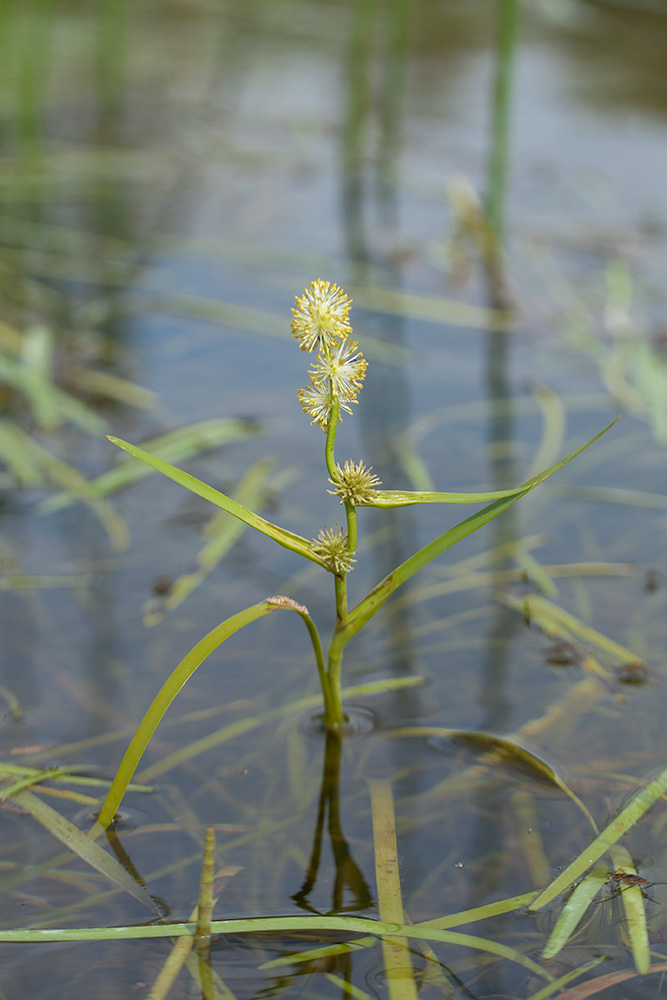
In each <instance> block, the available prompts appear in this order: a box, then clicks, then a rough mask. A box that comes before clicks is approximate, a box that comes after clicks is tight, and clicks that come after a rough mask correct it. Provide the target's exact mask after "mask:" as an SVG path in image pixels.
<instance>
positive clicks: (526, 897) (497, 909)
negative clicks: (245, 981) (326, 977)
mask: <svg viewBox="0 0 667 1000" xmlns="http://www.w3.org/2000/svg"><path fill="white" fill-rule="evenodd" d="M537 895H538V893H537V892H524V893H522V895H520V896H512V897H510V898H509V899H499V900H497V901H496V902H494V903H485V904H484V906H475V907H473V909H471V910H461V911H459V912H458V913H451V914H449V915H448V916H446V917H435V918H434V919H433V920H422V921H420V922H419V923H418V924H415V925H414V926H415V927H421V928H422V929H425V930H428V929H429V928H433V929H434V930H447V929H448V928H450V927H460V926H461V925H463V924H471V923H476V922H477V921H478V920H488V919H490V918H492V917H497V916H500V915H501V914H503V913H512V912H513V911H514V910H520V909H521V908H522V907H523V906H528V905H529V904H530V903H531V902H532V901H533V900H534V899H535V897H536V896H537ZM375 943H376V938H375V937H373V936H372V935H369V934H367V935H366V936H364V937H360V938H354V939H353V940H352V941H340V942H338V943H337V944H330V945H324V946H323V947H321V948H311V949H310V950H309V951H303V952H299V953H298V954H295V955H284V956H282V957H281V958H275V959H273V960H272V961H270V962H266V963H265V964H264V965H263V966H262V968H263V969H277V968H279V967H280V966H281V965H290V964H292V963H295V962H310V961H311V960H312V961H315V960H316V959H320V958H329V957H330V956H331V955H343V954H346V953H347V952H350V951H358V950H359V949H360V948H370V947H372V946H373V945H374V944H375Z"/></svg>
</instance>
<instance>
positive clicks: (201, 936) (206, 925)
mask: <svg viewBox="0 0 667 1000" xmlns="http://www.w3.org/2000/svg"><path fill="white" fill-rule="evenodd" d="M214 873H215V831H214V830H213V827H212V826H207V827H206V839H205V841H204V856H203V859H202V866H201V878H200V880H199V903H198V905H197V932H196V935H195V944H196V947H197V954H198V957H199V978H200V981H201V989H202V995H203V1000H214V997H215V990H214V987H213V970H212V968H211V918H212V915H213V877H214Z"/></svg>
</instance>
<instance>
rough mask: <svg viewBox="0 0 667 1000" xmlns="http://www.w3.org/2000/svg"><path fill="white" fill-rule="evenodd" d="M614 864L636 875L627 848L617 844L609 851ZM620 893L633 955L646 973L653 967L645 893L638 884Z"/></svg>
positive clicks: (625, 888)
mask: <svg viewBox="0 0 667 1000" xmlns="http://www.w3.org/2000/svg"><path fill="white" fill-rule="evenodd" d="M609 853H610V854H611V859H612V862H613V865H614V871H617V872H623V873H624V874H625V875H636V874H637V869H636V868H635V866H634V864H633V863H632V858H631V857H630V855H629V854H628V852H627V851H626V849H625V848H624V847H623V846H621V845H620V844H617V845H616V846H615V847H612V848H611V850H610V851H609ZM620 888H621V889H622V892H621V894H620V896H621V900H622V902H623V909H624V910H625V918H626V921H627V929H628V937H629V938H630V947H631V948H632V957H633V959H634V962H635V968H636V970H637V972H639V973H641V974H642V975H645V974H646V973H647V972H648V971H649V969H650V968H651V953H650V951H649V943H648V926H647V923H646V907H645V905H644V894H643V892H642V889H641V887H640V886H638V885H630V886H627V887H624V886H623V885H621V887H620Z"/></svg>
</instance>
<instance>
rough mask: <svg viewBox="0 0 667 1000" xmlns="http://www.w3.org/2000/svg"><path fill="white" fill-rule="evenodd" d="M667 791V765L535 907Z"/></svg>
mask: <svg viewBox="0 0 667 1000" xmlns="http://www.w3.org/2000/svg"><path fill="white" fill-rule="evenodd" d="M665 792H667V769H665V770H664V771H662V772H661V773H660V774H659V775H658V776H657V778H654V779H653V781H651V782H649V784H648V785H645V786H644V788H642V789H641V790H640V791H639V792H638V793H637V795H635V797H634V798H633V799H632V801H631V802H629V803H628V805H627V806H626V807H625V809H623V810H622V811H621V812H620V813H619V814H618V816H617V817H616V818H615V819H613V820H612V821H611V823H609V824H608V826H606V827H605V828H604V830H603V831H602V833H601V834H600V835H599V836H598V837H596V838H595V840H593V841H592V842H591V843H590V844H589V845H588V847H586V848H585V850H583V851H582V852H581V854H580V855H579V856H578V857H577V858H575V859H574V861H573V862H572V863H571V864H570V865H568V866H567V868H566V869H565V870H564V871H562V872H561V873H560V875H558V877H557V878H555V879H554V880H553V882H552V883H551V885H548V886H547V888H546V889H545V890H544V891H543V892H541V893H540V895H539V896H538V897H537V899H536V900H535V901H534V903H531V905H530V909H531V910H539V909H540V908H541V907H543V906H546V904H547V903H550V902H551V900H552V899H555V897H556V896H558V895H559V894H560V893H561V892H564V891H565V890H566V889H567V888H568V887H569V886H570V885H571V883H572V882H574V881H575V880H576V879H578V878H579V877H580V876H581V875H583V874H584V872H585V871H587V870H588V869H589V868H590V866H591V865H592V864H593V863H594V862H595V861H597V860H598V858H601V857H602V855H603V854H604V853H605V851H608V850H609V848H610V847H613V845H614V844H615V843H616V842H617V841H618V840H620V838H621V837H622V836H623V835H624V834H625V833H627V832H628V830H629V829H630V828H631V827H633V826H634V825H635V823H637V822H638V821H639V820H640V819H641V818H642V816H644V815H645V814H646V812H647V811H648V810H649V809H650V808H651V806H652V805H654V803H655V802H657V801H658V799H659V798H660V797H661V796H662V795H664V794H665Z"/></svg>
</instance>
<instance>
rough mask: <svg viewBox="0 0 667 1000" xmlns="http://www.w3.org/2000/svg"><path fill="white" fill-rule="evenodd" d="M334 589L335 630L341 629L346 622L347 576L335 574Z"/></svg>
mask: <svg viewBox="0 0 667 1000" xmlns="http://www.w3.org/2000/svg"><path fill="white" fill-rule="evenodd" d="M334 587H335V589H336V628H342V627H343V625H345V624H346V622H347V575H346V574H339V573H336V574H335V576H334Z"/></svg>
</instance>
